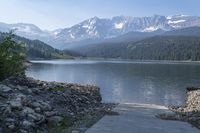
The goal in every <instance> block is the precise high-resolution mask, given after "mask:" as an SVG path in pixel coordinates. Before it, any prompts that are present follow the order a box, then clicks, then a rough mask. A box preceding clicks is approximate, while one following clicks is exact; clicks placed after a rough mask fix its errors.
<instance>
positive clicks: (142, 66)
mask: <svg viewBox="0 0 200 133" xmlns="http://www.w3.org/2000/svg"><path fill="white" fill-rule="evenodd" d="M199 67H200V65H199V64H192V63H191V64H189V63H188V64H187V63H173V64H170V63H155V62H153V63H152V62H150V63H148V62H124V61H110V62H109V61H84V60H82V61H63V60H57V61H50V62H49V61H44V62H43V61H40V62H35V63H34V64H33V65H32V66H31V68H29V69H28V71H27V75H28V76H31V77H34V78H36V79H41V80H46V81H59V82H72V83H81V84H93V85H97V86H99V87H100V88H101V93H102V97H103V100H104V101H105V102H113V101H114V102H139V103H154V104H163V105H172V104H174V105H180V104H182V103H183V101H184V98H185V88H186V87H188V86H199V85H200V82H199V81H200V77H199V75H200V69H199Z"/></svg>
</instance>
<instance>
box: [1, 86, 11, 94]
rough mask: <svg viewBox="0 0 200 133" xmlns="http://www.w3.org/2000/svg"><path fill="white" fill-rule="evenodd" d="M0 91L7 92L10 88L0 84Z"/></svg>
mask: <svg viewBox="0 0 200 133" xmlns="http://www.w3.org/2000/svg"><path fill="white" fill-rule="evenodd" d="M0 92H4V93H8V92H12V89H11V88H10V87H8V86H6V85H2V84H0Z"/></svg>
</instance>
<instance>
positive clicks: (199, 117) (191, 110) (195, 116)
mask: <svg viewBox="0 0 200 133" xmlns="http://www.w3.org/2000/svg"><path fill="white" fill-rule="evenodd" d="M169 109H170V110H172V111H173V112H175V114H160V115H159V117H160V118H162V119H171V120H180V121H187V122H189V123H191V124H192V125H194V126H195V127H197V128H199V129H200V88H194V87H190V88H187V98H186V104H185V105H184V106H180V107H177V106H172V107H169Z"/></svg>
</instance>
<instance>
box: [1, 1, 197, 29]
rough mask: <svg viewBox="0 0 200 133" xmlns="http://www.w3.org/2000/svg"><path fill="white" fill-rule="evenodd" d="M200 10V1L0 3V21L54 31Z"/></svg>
mask: <svg viewBox="0 0 200 133" xmlns="http://www.w3.org/2000/svg"><path fill="white" fill-rule="evenodd" d="M199 7H200V0H0V22H4V23H32V24H35V25H37V26H39V27H40V28H41V29H46V30H54V29H58V28H66V27H70V26H72V25H74V24H77V23H79V22H81V21H83V20H85V19H88V18H91V17H94V16H97V17H99V18H112V17H114V16H120V15H124V16H133V17H144V16H152V15H155V14H157V15H165V16H168V15H177V14H185V15H194V16H200V8H199Z"/></svg>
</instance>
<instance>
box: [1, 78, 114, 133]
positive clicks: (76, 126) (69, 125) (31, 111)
mask: <svg viewBox="0 0 200 133" xmlns="http://www.w3.org/2000/svg"><path fill="white" fill-rule="evenodd" d="M101 100H102V98H101V95H100V89H99V88H98V87H96V86H89V85H87V86H82V85H79V84H67V83H57V82H44V81H39V80H34V79H33V78H27V77H23V76H21V77H19V76H18V77H16V76H15V77H14V76H13V77H10V78H8V79H6V80H4V81H2V82H0V123H1V125H0V133H62V132H63V133H82V132H84V131H85V130H86V129H87V128H88V127H90V126H91V125H92V124H94V123H95V122H96V121H97V120H98V119H100V118H101V117H102V116H103V115H105V114H106V113H108V112H109V111H111V108H112V107H113V106H114V104H104V103H101Z"/></svg>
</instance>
